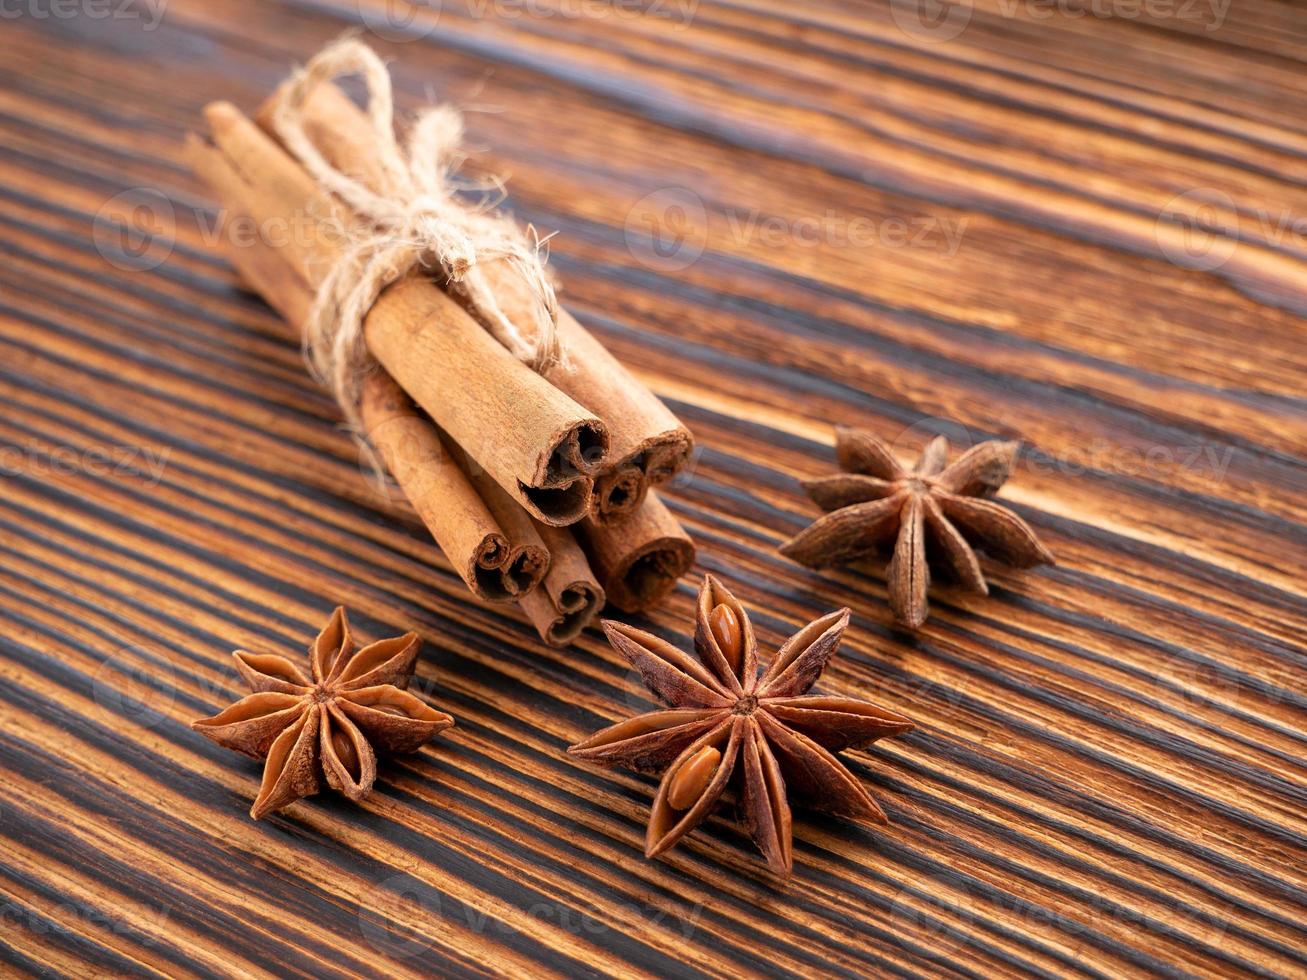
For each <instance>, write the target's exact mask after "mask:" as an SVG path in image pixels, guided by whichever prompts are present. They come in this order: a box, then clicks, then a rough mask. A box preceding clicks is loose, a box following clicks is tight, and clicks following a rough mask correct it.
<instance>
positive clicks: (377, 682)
mask: <svg viewBox="0 0 1307 980" xmlns="http://www.w3.org/2000/svg"><path fill="white" fill-rule="evenodd" d="M419 645H420V641H419V640H418V636H417V634H416V633H406V634H405V635H403V636H397V637H394V638H393V639H389V640H379V641H377V642H376V643H371V644H369V645H368V646H365V647H363V648H362V649H361V650H355V649H354V641H353V638H352V637H351V635H350V630H349V619H348V618H347V616H346V615H345V609H344V607H342V606H338V607H336V611H335V612H334V613H332V615H331V620H330V621H329V622H328V623H327V625H326V626H325V627H324V628H323V630H322V632H321V633H319V634H318V636H317V639H315V640H314V641H313V645H312V646H310V647H309V665H310V668H311V671H312V675H313V676H312V679H311V680H310V679H309V678H308V677H305V676H304V674H303V672H302V671H301V670H300V669H299V668H298V667H296V666H295V665H294V664H293V663H291V662H290V661H289V660H287V659H286V658H285V657H280V656H277V655H276V654H267V653H265V654H256V653H247V652H245V651H244V650H237V651H236V652H235V653H234V654H232V656H233V657H235V659H236V669H237V670H238V671H239V672H240V674H241V676H242V677H243V678H244V679H245V683H246V684H248V685H249V687H250V690H252V691H253V692H254V693H253V694H250V695H249V696H247V697H245V698H242V699H241V700H240V701H237V702H236V703H235V704H233V705H231V706H230V707H228V708H227V709H225V710H224V711H221V712H219V713H218V714H216V715H214V716H213V717H212V718H204V719H201V720H200V721H197V722H194V723H192V725H191V727H192V728H194V729H195V730H196V731H197V732H200V733H201V734H203V735H207V736H208V737H209V738H211V739H213V740H214V741H215V742H217V743H218V744H219V745H224V746H226V747H227V748H229V749H235V750H236V751H237V752H242V753H244V754H245V755H248V756H250V757H252V758H255V759H263V760H266V763H265V765H264V768H263V782H262V785H261V786H260V787H259V795H258V796H257V797H256V798H255V800H254V805H253V806H252V807H251V808H250V816H251V817H253V818H254V819H255V820H258V819H259V818H260V817H262V816H264V815H265V814H268V813H271V812H272V811H274V810H280V809H281V808H283V807H285V806H289V805H290V804H291V803H293V802H294V801H295V800H297V799H299V798H300V797H303V796H311V795H313V794H314V793H316V792H317V791H318V790H319V788H320V787H321V777H322V776H324V775H325V776H326V778H327V783H328V785H330V786H331V787H332V789H335V790H337V791H338V792H341V793H344V794H345V795H346V796H347V797H349V798H350V799H351V800H355V801H358V800H361V799H362V798H363V797H365V796H367V795H368V793H369V792H370V791H371V790H372V782H373V780H374V779H375V778H376V774H377V757H376V753H377V752H378V751H381V752H385V753H400V752H413V751H415V750H416V749H417V748H418V747H419V746H420V745H422V743H423V742H425V741H426V740H427V739H429V738H430V737H431V736H432V735H435V734H436V733H437V732H441V731H444V730H445V729H446V728H448V727H449V726H450V725H452V724H454V719H453V718H451V717H450V716H449V715H447V714H445V713H444V712H443V711H436V710H435V709H434V708H431V707H429V706H428V705H427V704H426V703H425V702H423V701H422V700H420V699H419V698H417V697H414V696H413V695H412V694H409V693H408V692H407V691H406V690H404V689H405V688H406V687H408V684H409V681H410V680H411V679H412V677H413V668H414V666H415V664H416V663H417V655H418V647H419Z"/></svg>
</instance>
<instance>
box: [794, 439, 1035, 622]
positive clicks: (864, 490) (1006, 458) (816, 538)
mask: <svg viewBox="0 0 1307 980" xmlns="http://www.w3.org/2000/svg"><path fill="white" fill-rule="evenodd" d="M1017 449H1018V444H1017V443H1015V442H982V443H980V444H979V445H978V446H974V447H972V448H971V449H969V450H967V451H966V452H965V453H963V454H962V455H961V456H959V457H958V458H957V459H956V460H954V461H953V463H952V464H950V465H948V466H946V465H945V463H946V462H947V460H948V450H949V445H948V440H947V439H945V438H944V437H943V436H937V437H936V438H935V439H933V440H932V441H931V443H930V444H929V445H928V446H927V447H926V449H925V452H923V453H922V454H921V459H919V460H918V461H917V465H916V466H914V467H913V468H912V470H911V471H909V470H905V469H904V468H903V467H902V466H900V465H899V463H898V460H896V459H895V458H894V454H893V453H892V452H890V448H889V447H888V446H887V445H885V443H884V442H882V441H881V440H880V439H877V438H876V437H875V436H874V435H872V434H871V433H870V432H864V431H862V430H859V429H849V428H844V427H840V428H838V429H836V431H835V455H836V457H837V459H838V460H839V464H840V469H842V470H844V471H845V472H843V473H838V474H836V475H835V476H828V477H823V478H821V479H818V480H807V481H805V482H804V484H803V487H804V489H805V490H807V491H808V494H809V495H810V496H811V497H812V499H813V500H815V501H816V502H817V504H818V505H819V506H820V507H822V508H823V509H825V510H828V511H831V512H832V513H829V514H827V515H826V516H824V517H822V518H819V519H818V520H817V521H816V522H815V523H813V524H812V525H811V526H810V527H808V528H807V529H806V530H804V531H803V532H801V533H800V534H799V535H798V536H797V537H795V538H793V539H791V540H790V541H787V542H786V543H785V544H783V545H782V546H781V549H780V550H781V553H782V554H784V555H787V556H788V557H790V558H793V559H794V560H795V561H798V562H802V563H803V564H805V565H811V566H813V567H814V568H819V567H822V566H825V565H836V564H842V563H844V562H849V561H855V560H857V559H859V558H864V557H866V556H868V555H871V554H873V553H875V552H877V551H881V550H883V549H885V548H887V547H889V546H891V545H892V546H893V557H892V558H891V559H890V563H889V570H888V573H887V577H888V584H889V604H890V609H892V610H893V612H894V616H895V618H896V619H898V620H899V622H901V623H903V624H904V625H905V626H908V627H910V628H912V629H916V628H917V627H918V626H920V625H921V624H922V623H924V622H925V621H926V616H927V614H928V612H929V605H928V603H927V599H926V593H927V590H928V589H929V588H930V566H931V563H934V564H935V565H936V567H937V568H938V569H939V570H941V571H943V572H944V573H945V574H947V575H948V576H949V577H951V578H952V579H954V580H955V581H956V582H958V583H959V584H960V585H961V586H962V587H963V588H965V589H968V590H970V591H972V592H979V593H981V594H982V595H983V594H987V593H988V592H989V586H988V585H986V584H985V576H984V575H983V574H982V573H981V571H980V562H979V561H978V560H977V558H976V553H975V551H973V550H972V546H971V544H970V543H969V542H972V541H974V542H975V543H976V545H978V546H979V547H981V548H983V549H984V550H985V552H986V553H987V554H989V555H991V556H993V557H994V558H997V559H999V560H1000V561H1003V562H1005V563H1007V564H1009V565H1014V566H1016V567H1017V568H1029V567H1031V566H1033V565H1041V564H1052V562H1053V555H1052V553H1051V552H1049V550H1048V549H1047V548H1045V547H1044V546H1043V545H1042V544H1040V543H1039V539H1038V538H1036V537H1035V532H1034V531H1032V530H1031V529H1030V526H1029V525H1028V524H1026V522H1025V521H1023V520H1022V519H1021V518H1020V517H1018V516H1017V515H1016V514H1014V513H1012V511H1010V510H1008V509H1007V508H1006V507H1001V506H999V505H998V504H996V503H994V502H993V501H991V500H986V499H984V498H986V497H990V496H993V494H994V493H995V492H997V490H998V488H999V487H1001V486H1002V485H1003V483H1004V482H1005V481H1006V480H1007V478H1008V475H1009V474H1010V473H1011V472H1012V464H1013V461H1014V460H1015V459H1016V454H1017ZM928 547H929V550H930V553H931V554H930V558H931V561H930V562H928V561H927V555H926V552H927V548H928Z"/></svg>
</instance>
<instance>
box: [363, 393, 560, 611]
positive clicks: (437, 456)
mask: <svg viewBox="0 0 1307 980" xmlns="http://www.w3.org/2000/svg"><path fill="white" fill-rule="evenodd" d="M360 408H361V411H362V416H363V424H364V427H365V433H364V434H365V435H366V437H367V439H368V441H369V442H370V443H371V444H372V446H373V447H375V449H376V450H377V452H378V453H379V454H380V455H381V458H382V460H383V462H385V464H386V468H387V469H388V470H389V471H390V474H391V476H393V477H394V478H395V482H396V483H398V484H399V486H400V488H401V489H402V490H403V491H404V495H405V496H406V497H408V500H409V503H410V504H412V505H413V509H414V510H415V511H417V514H418V516H419V517H420V518H421V519H422V523H423V524H425V525H426V526H427V528H428V530H430V532H431V536H432V537H433V538H435V539H436V543H437V544H438V545H440V549H441V551H443V552H444V553H445V557H446V558H448V559H449V562H450V564H452V565H453V566H454V570H455V571H457V572H458V574H459V576H460V577H461V578H462V579H463V581H464V582H466V583H467V587H468V588H469V589H470V590H471V591H472V593H473V595H475V596H477V597H478V598H481V599H486V600H488V601H490V602H514V601H516V600H518V599H520V598H521V597H522V596H523V595H525V594H527V593H529V592H531V591H532V590H533V589H535V588H536V587H537V586H538V585H539V584H540V582H541V580H542V579H543V578H544V575H545V571H546V569H547V568H548V567H549V553H548V551H547V550H546V549H545V546H544V542H543V541H541V540H540V536H539V535H538V534H536V533H535V528H534V526H532V525H531V522H530V518H528V517H527V516H526V514H525V513H523V512H522V510H521V508H516V510H517V513H518V514H520V515H521V516H520V523H519V524H518V525H517V526H514V521H513V519H512V514H511V512H509V513H508V514H507V515H505V514H504V513H496V512H495V509H494V508H492V507H491V506H489V505H488V504H487V503H486V501H485V500H483V498H482V495H481V492H480V491H479V490H478V488H477V487H476V486H475V485H474V484H473V482H472V481H471V480H469V479H468V477H467V475H466V474H465V473H464V472H463V470H462V469H461V467H460V466H459V462H458V460H457V459H456V458H455V457H454V456H453V455H452V454H451V453H450V452H449V451H448V449H447V448H446V447H445V445H444V444H443V443H442V441H441V438H440V433H439V431H438V430H437V429H436V427H435V426H434V425H432V424H431V422H430V420H428V419H426V418H424V417H423V416H422V415H421V414H419V413H418V411H417V410H416V409H415V408H414V407H413V402H412V401H411V400H410V399H409V397H408V396H407V395H406V394H405V393H404V392H403V390H402V389H401V388H400V387H399V386H398V385H397V384H395V382H394V381H393V380H391V379H390V378H389V377H388V376H387V375H386V374H384V373H383V372H374V373H372V374H370V375H368V377H367V378H366V379H365V381H364V384H363V398H362V401H361V403H360ZM497 489H498V488H496V490H497ZM504 499H507V498H506V497H505V498H504ZM507 504H508V506H509V507H516V505H514V504H513V502H512V501H511V500H507ZM522 525H525V528H523V526H522Z"/></svg>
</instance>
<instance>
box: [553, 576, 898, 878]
mask: <svg viewBox="0 0 1307 980" xmlns="http://www.w3.org/2000/svg"><path fill="white" fill-rule="evenodd" d="M848 622H849V611H848V610H847V609H841V610H839V611H837V612H833V613H830V614H828V615H826V616H823V617H822V618H821V619H818V620H816V621H815V622H812V623H809V624H808V625H807V626H805V627H804V628H803V629H801V630H800V631H799V632H798V633H796V634H795V635H794V636H792V637H791V638H790V639H789V640H788V641H786V643H785V645H784V646H782V647H781V649H780V651H779V652H778V653H777V654H776V657H775V659H774V660H772V662H771V664H770V666H768V668H767V670H766V671H765V672H764V673H763V674H762V676H759V675H758V646H757V643H756V641H755V640H754V637H753V627H752V626H751V625H750V623H749V617H748V614H746V613H745V611H744V607H743V606H741V605H740V603H739V602H737V601H736V599H735V597H734V596H733V595H731V593H730V592H728V591H727V590H726V588H725V587H724V586H722V584H721V583H720V582H718V581H717V580H716V579H715V578H713V577H712V576H711V575H709V576H707V577H706V578H705V579H704V583H703V588H702V589H700V591H699V604H698V617H697V625H696V628H695V633H694V647H695V651H696V654H697V656H694V657H692V656H690V655H689V654H686V653H682V652H681V651H680V650H678V649H676V647H674V646H672V645H671V644H669V643H667V642H665V641H663V640H660V639H659V638H658V637H656V636H653V635H652V634H650V633H646V632H644V631H643V630H639V629H636V628H635V627H632V626H626V625H624V624H622V623H614V622H611V621H605V622H604V624H603V625H604V631H605V632H606V633H607V634H608V641H609V642H610V643H611V644H612V645H613V648H614V649H616V650H617V651H618V652H619V653H620V654H622V656H624V657H625V658H626V659H627V660H628V661H630V663H631V665H632V666H633V667H635V668H636V669H637V670H638V671H639V672H640V674H641V676H642V677H643V678H644V682H645V685H646V686H647V687H648V688H649V690H651V691H652V692H653V693H654V694H655V695H657V696H658V698H659V699H660V700H662V701H663V702H664V703H665V704H667V705H668V706H669V708H670V709H671V710H667V711H653V712H650V713H648V714H644V715H640V716H638V717H636V718H631V719H629V720H627V721H623V722H619V723H618V724H616V725H613V726H611V727H609V728H605V729H604V730H603V731H601V732H598V733H597V734H595V735H592V736H591V737H590V738H588V739H586V740H585V741H583V742H580V743H578V744H577V745H573V746H572V747H571V748H570V749H568V751H569V752H570V753H571V754H573V755H576V756H579V757H580V758H582V759H588V760H591V761H593V762H598V763H601V764H603V765H622V766H626V767H627V768H630V769H635V770H637V771H639V772H655V773H656V772H659V771H663V770H665V772H664V774H663V779H662V784H661V785H660V786H659V787H658V795H657V797H655V799H654V803H653V811H652V813H651V814H650V817H649V832H648V836H647V838H646V842H645V856H646V857H654V856H655V855H657V854H661V853H662V852H663V851H665V850H667V849H668V848H670V847H672V846H673V845H674V844H675V843H676V842H677V841H679V840H680V839H681V838H682V837H684V836H685V835H686V834H687V833H689V832H690V831H691V830H693V829H694V827H695V826H697V825H698V824H699V823H700V822H701V821H702V820H703V819H704V818H705V817H707V816H708V814H709V813H710V812H711V811H712V809H713V807H714V806H715V805H716V804H717V802H718V799H719V798H720V797H721V795H722V792H723V791H724V790H725V789H726V788H727V786H728V785H729V784H733V785H734V789H735V791H736V795H737V798H738V800H739V803H740V807H741V809H742V811H743V817H744V822H745V826H746V828H747V829H748V831H749V834H750V835H751V836H752V837H753V840H754V842H755V843H756V844H757V845H758V847H759V848H760V849H761V850H762V853H763V854H764V855H765V856H766V858H767V863H768V864H769V865H770V866H771V867H772V869H773V870H775V871H779V872H781V873H784V874H788V873H789V871H790V869H791V867H792V857H791V837H790V804H789V797H788V794H789V792H790V791H793V792H795V793H796V794H797V795H799V796H802V797H804V798H805V800H806V801H807V802H808V803H809V804H810V805H812V806H814V807H816V808H818V809H822V810H826V811H829V812H832V813H837V814H841V815H844V816H850V817H855V818H861V819H865V820H870V821H873V822H875V823H880V824H884V823H888V822H889V821H888V820H887V819H886V817H885V814H884V812H883V811H882V810H881V808H880V807H879V806H878V805H877V804H876V801H875V800H873V799H872V798H871V796H870V795H869V794H868V793H867V791H866V790H864V789H863V788H862V786H861V784H859V782H858V780H857V779H856V778H855V777H854V775H853V774H852V773H851V772H849V771H848V769H846V768H845V767H844V765H843V764H842V763H841V762H840V761H839V760H838V759H837V758H836V757H835V756H834V755H833V754H832V753H834V752H838V751H840V750H841V749H845V748H854V747H858V746H863V745H868V744H870V743H872V742H874V741H876V739H878V738H883V737H885V736H887V735H901V734H903V733H904V732H907V731H910V730H911V729H912V722H911V721H909V720H908V719H907V718H905V717H903V716H902V715H900V714H897V713H896V712H893V711H888V710H886V709H884V708H879V707H877V706H876V705H874V704H869V703H867V702H866V701H858V700H855V699H853V698H843V697H835V696H823V695H807V696H804V695H805V693H806V692H807V691H808V689H809V688H811V687H812V685H813V684H815V683H816V682H817V678H818V677H820V676H821V674H822V671H823V670H825V669H826V662H827V661H828V660H829V659H830V658H831V656H832V655H833V654H834V653H835V648H836V647H837V646H838V645H839V642H840V636H841V635H842V634H843V632H844V628H845V626H847V625H848Z"/></svg>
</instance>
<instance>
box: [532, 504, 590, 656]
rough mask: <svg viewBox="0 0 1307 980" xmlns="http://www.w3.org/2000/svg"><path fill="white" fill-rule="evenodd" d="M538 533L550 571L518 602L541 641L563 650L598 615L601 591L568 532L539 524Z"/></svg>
mask: <svg viewBox="0 0 1307 980" xmlns="http://www.w3.org/2000/svg"><path fill="white" fill-rule="evenodd" d="M537 530H538V531H539V532H540V536H541V537H542V538H543V539H544V541H545V545H546V547H548V549H549V555H550V565H549V571H548V573H547V574H546V575H545V579H544V582H543V583H542V584H541V586H540V588H538V589H536V590H535V591H534V592H531V593H529V594H527V595H524V596H523V597H522V598H521V600H520V602H521V606H522V610H523V612H525V613H526V614H527V616H528V617H529V618H530V620H531V622H532V623H533V624H534V625H535V628H536V632H538V633H539V634H540V638H541V639H543V640H544V641H545V642H546V643H548V644H549V645H551V646H556V647H565V646H567V645H568V644H569V643H571V642H572V641H573V640H575V639H576V638H577V637H578V636H579V635H580V634H581V631H582V630H584V629H585V628H586V627H587V626H589V625H590V624H591V623H592V622H594V619H595V617H596V616H598V615H599V611H600V610H601V609H603V606H604V590H603V588H602V587H601V586H600V585H599V581H598V580H597V579H596V578H595V575H594V572H593V571H592V570H591V568H590V563H589V562H588V561H586V557H585V553H584V552H583V551H582V550H581V546H580V545H579V544H577V542H576V538H575V537H574V536H573V534H572V529H571V528H567V527H548V526H546V525H543V524H542V525H540V526H539V527H538V528H537Z"/></svg>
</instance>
